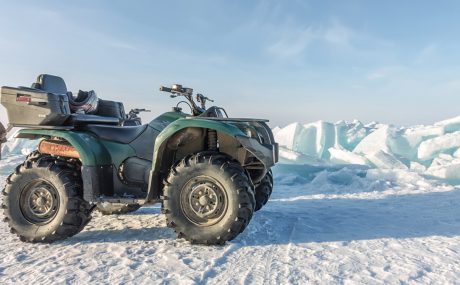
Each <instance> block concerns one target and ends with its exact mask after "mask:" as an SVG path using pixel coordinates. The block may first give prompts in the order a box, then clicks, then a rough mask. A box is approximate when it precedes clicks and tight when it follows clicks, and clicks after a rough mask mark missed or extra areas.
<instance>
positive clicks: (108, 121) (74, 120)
mask: <svg viewBox="0 0 460 285" xmlns="http://www.w3.org/2000/svg"><path fill="white" fill-rule="evenodd" d="M65 124H66V125H69V126H83V125H91V124H93V125H100V124H103V125H114V126H118V125H119V124H120V119H118V118H115V117H103V116H97V115H87V114H71V115H70V117H69V119H67V121H66V123H65Z"/></svg>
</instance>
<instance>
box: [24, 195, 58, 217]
mask: <svg viewBox="0 0 460 285" xmlns="http://www.w3.org/2000/svg"><path fill="white" fill-rule="evenodd" d="M53 201H54V198H53V196H52V195H51V192H50V191H49V190H48V189H46V188H38V189H34V190H33V191H32V193H31V195H30V199H29V202H30V203H29V206H30V210H31V211H32V212H33V213H34V214H36V215H38V216H41V215H46V214H48V213H49V212H50V211H51V210H52V205H53Z"/></svg>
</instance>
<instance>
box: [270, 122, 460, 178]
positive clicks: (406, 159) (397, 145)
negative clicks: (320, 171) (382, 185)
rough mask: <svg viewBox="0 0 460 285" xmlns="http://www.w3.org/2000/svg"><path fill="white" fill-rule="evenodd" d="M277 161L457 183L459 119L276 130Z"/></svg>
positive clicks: (298, 126)
mask: <svg viewBox="0 0 460 285" xmlns="http://www.w3.org/2000/svg"><path fill="white" fill-rule="evenodd" d="M274 130H275V132H274V136H275V140H276V141H278V142H279V143H280V145H281V146H282V151H280V156H281V161H282V162H284V163H292V164H303V163H309V164H317V165H334V164H357V165H367V166H369V167H370V168H378V169H411V170H413V171H415V172H418V173H420V174H423V175H426V176H429V177H430V178H431V179H437V180H441V181H444V182H446V183H451V184H457V183H460V171H458V169H459V164H460V160H458V159H448V160H446V159H445V157H444V158H442V157H443V156H444V155H449V156H450V157H453V158H460V116H459V117H455V118H452V119H447V120H444V121H440V122H437V123H434V124H433V125H427V126H424V125H419V126H412V127H396V126H393V125H387V124H379V123H375V122H373V123H370V124H367V125H364V124H363V123H361V122H359V121H357V120H355V121H353V122H346V121H339V122H337V123H328V122H324V121H318V122H315V123H309V124H304V125H302V124H300V123H293V124H290V125H288V126H287V127H284V128H280V127H276V128H275V129H274Z"/></svg>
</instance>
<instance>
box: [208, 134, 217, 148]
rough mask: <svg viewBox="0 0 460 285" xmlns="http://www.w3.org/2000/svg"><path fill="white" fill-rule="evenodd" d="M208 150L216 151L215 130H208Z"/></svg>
mask: <svg viewBox="0 0 460 285" xmlns="http://www.w3.org/2000/svg"><path fill="white" fill-rule="evenodd" d="M208 149H209V150H212V151H217V150H218V149H217V132H216V130H208Z"/></svg>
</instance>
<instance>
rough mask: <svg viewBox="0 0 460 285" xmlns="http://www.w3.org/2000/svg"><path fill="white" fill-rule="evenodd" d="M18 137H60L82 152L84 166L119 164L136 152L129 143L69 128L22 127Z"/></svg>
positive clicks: (81, 157) (81, 158)
mask: <svg viewBox="0 0 460 285" xmlns="http://www.w3.org/2000/svg"><path fill="white" fill-rule="evenodd" d="M16 137H19V138H29V139H40V138H42V137H59V138H62V139H65V140H66V141H68V142H69V143H70V144H71V145H72V146H73V147H75V148H76V149H77V151H78V153H79V154H80V160H81V162H82V165H84V166H97V165H110V164H115V165H117V166H118V165H119V164H120V163H121V161H123V160H124V159H125V158H126V157H128V156H132V155H134V154H135V152H134V150H133V149H132V148H131V147H130V146H129V145H124V144H119V143H114V142H110V141H104V140H100V139H98V138H96V137H95V136H93V135H91V134H89V133H86V132H85V133H83V132H75V131H69V130H47V129H22V130H20V131H19V132H18V134H17V135H16Z"/></svg>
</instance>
